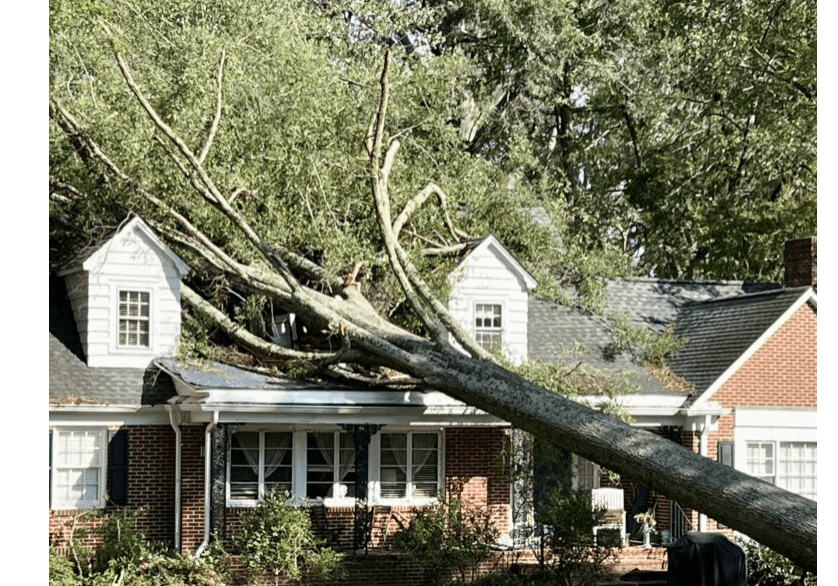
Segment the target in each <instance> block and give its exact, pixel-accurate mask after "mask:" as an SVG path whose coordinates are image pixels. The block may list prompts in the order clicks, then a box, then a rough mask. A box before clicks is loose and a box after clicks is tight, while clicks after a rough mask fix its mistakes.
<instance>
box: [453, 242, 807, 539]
mask: <svg viewBox="0 0 838 586" xmlns="http://www.w3.org/2000/svg"><path fill="white" fill-rule="evenodd" d="M469 251H470V252H469V253H468V254H467V255H466V257H465V258H464V259H463V261H462V263H461V264H460V267H459V268H458V270H457V271H455V272H454V274H453V275H452V293H451V300H452V301H451V302H450V303H449V309H450V310H451V312H452V313H453V314H454V315H455V317H456V318H457V319H458V321H459V322H460V323H461V325H462V326H463V327H465V328H466V330H467V331H469V332H471V333H472V334H473V335H474V336H475V339H476V340H478V341H479V342H481V343H484V345H486V342H485V341H486V340H487V339H488V340H489V341H491V342H493V343H494V342H495V341H497V340H500V341H502V348H503V351H504V353H505V354H506V356H507V357H508V358H509V359H510V360H512V361H513V362H516V363H520V362H521V361H523V360H539V361H543V362H557V361H561V360H567V361H568V364H571V365H572V364H576V363H581V364H584V365H586V366H587V367H593V368H595V369H597V370H598V371H599V372H604V373H612V374H617V373H623V374H625V375H627V376H629V377H631V378H630V380H631V381H632V383H633V384H634V385H635V386H636V388H637V392H636V393H634V394H629V395H625V396H623V397H622V398H621V399H620V400H619V403H620V404H621V406H622V408H623V410H624V411H625V412H627V413H628V414H629V415H630V416H631V418H632V422H633V425H636V426H638V427H642V428H645V429H648V430H649V431H652V432H653V433H656V434H659V435H662V436H664V437H668V438H670V439H673V440H674V441H677V442H679V443H681V444H682V445H685V446H687V447H689V448H691V449H692V450H693V451H695V452H697V453H700V454H702V455H704V456H707V457H709V458H718V459H719V460H721V461H723V462H725V463H727V464H729V465H732V466H735V467H736V468H737V469H739V470H742V471H744V472H747V473H749V474H752V475H754V476H757V477H760V478H763V479H765V480H768V481H769V482H773V483H776V484H778V485H780V486H783V487H784V488H788V489H789V490H792V491H794V492H798V493H800V494H802V495H804V496H807V497H809V498H813V499H815V498H816V497H817V437H816V436H817V425H816V419H817V416H816V411H817V295H816V292H815V289H814V288H813V287H814V286H816V284H817V240H816V239H814V238H809V239H803V240H797V241H793V242H790V243H788V244H787V247H786V285H787V287H786V288H782V287H780V286H779V285H776V284H770V283H750V282H740V281H672V280H664V279H652V278H638V279H619V280H612V281H609V282H607V288H606V294H605V299H606V302H605V310H604V312H603V315H601V316H600V315H593V314H590V313H586V312H583V311H581V310H579V309H577V308H573V307H567V306H563V305H560V304H558V303H554V302H549V301H544V300H539V299H535V298H533V297H532V296H530V295H529V292H530V291H531V290H532V289H533V288H534V282H533V281H532V278H531V277H530V276H529V275H528V274H527V273H526V271H525V270H524V269H523V268H522V267H521V266H520V265H519V264H518V263H517V262H516V261H515V260H514V258H512V257H511V255H510V254H509V252H508V251H507V250H506V249H505V248H504V247H503V246H502V245H500V243H498V242H497V240H496V239H494V238H493V237H491V236H490V237H488V238H485V239H482V240H479V241H476V242H475V243H473V244H472V245H471V246H470V248H469ZM516 286H517V289H516V288H515V287H516ZM524 301H526V305H525V304H524ZM522 315H526V318H527V319H526V321H524V320H522V319H521V317H520V316H522ZM487 317H488V318H489V319H488V320H487ZM618 320H619V321H624V322H627V323H629V324H631V325H632V326H633V327H637V328H647V329H649V330H652V331H654V332H656V333H659V334H660V333H664V332H665V331H666V330H667V329H669V328H670V327H673V328H674V333H675V335H676V336H677V337H679V338H681V339H683V340H684V341H685V345H684V347H683V349H682V350H681V351H680V352H679V353H678V354H676V355H675V356H673V357H671V358H670V360H669V363H668V364H669V368H670V370H671V373H670V374H674V375H675V376H673V377H671V378H665V379H664V381H662V380H661V379H660V378H658V377H656V376H654V375H653V374H652V372H651V371H650V369H648V368H646V367H645V366H644V364H643V363H642V360H640V359H639V358H638V356H636V355H635V354H634V353H632V352H631V351H624V350H620V349H619V348H616V347H615V344H614V336H613V333H614V330H615V323H616V321H618ZM487 322H488V325H489V326H491V327H488V328H487ZM487 334H488V337H487ZM522 339H526V341H527V344H526V347H523V345H522V344H521V340H522ZM588 392H589V393H590V391H588ZM580 400H583V401H586V402H588V403H589V404H591V405H592V406H595V407H596V406H598V405H601V404H602V403H603V402H605V401H608V400H609V398H608V397H607V396H605V395H592V394H587V395H586V394H584V393H583V396H582V397H580ZM573 478H574V480H573V484H574V487H576V488H580V489H597V488H599V487H600V486H601V483H603V484H602V486H605V484H607V479H606V478H607V477H606V476H605V475H604V474H601V471H600V470H599V468H598V466H596V465H595V464H592V463H590V462H587V461H585V460H584V459H582V458H575V463H574V475H573ZM620 486H621V487H623V488H624V489H625V497H624V498H625V508H626V510H627V511H628V512H629V515H628V517H627V518H628V525H629V531H631V530H632V529H635V528H636V527H635V523H634V521H633V519H632V517H633V515H634V514H637V513H639V512H643V511H645V510H648V509H650V508H654V509H655V514H656V517H657V520H658V528H659V529H663V530H666V531H668V532H670V534H671V535H673V536H677V535H679V534H680V533H682V532H684V531H687V530H690V529H706V528H707V527H708V523H707V520H706V519H705V518H704V517H703V516H701V517H699V515H698V513H696V512H692V511H687V512H686V513H685V512H684V511H682V510H681V508H680V507H678V505H677V503H670V502H669V501H668V500H667V499H665V498H663V497H662V496H660V495H654V494H649V491H648V490H647V489H645V488H644V487H642V486H638V485H636V484H634V483H632V482H631V479H630V478H623V479H622V480H621V482H620ZM712 526H713V525H712V524H711V525H710V527H711V528H712Z"/></svg>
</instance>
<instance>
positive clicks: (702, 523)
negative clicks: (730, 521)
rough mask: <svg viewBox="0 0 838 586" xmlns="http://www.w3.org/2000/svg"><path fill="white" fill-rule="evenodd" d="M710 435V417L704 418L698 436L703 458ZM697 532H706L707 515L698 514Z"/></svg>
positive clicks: (699, 450) (699, 448)
mask: <svg viewBox="0 0 838 586" xmlns="http://www.w3.org/2000/svg"><path fill="white" fill-rule="evenodd" d="M708 435H710V416H709V415H705V416H704V423H703V424H702V425H701V427H700V435H699V436H698V452H699V454H701V455H702V456H704V457H705V458H706V457H707V436H708ZM698 530H699V531H707V515H705V514H704V513H699V514H698Z"/></svg>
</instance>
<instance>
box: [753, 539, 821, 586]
mask: <svg viewBox="0 0 838 586" xmlns="http://www.w3.org/2000/svg"><path fill="white" fill-rule="evenodd" d="M738 543H739V545H741V546H742V547H743V548H744V550H745V554H746V556H747V560H748V586H817V583H818V578H817V576H815V575H812V574H804V572H802V571H801V570H798V569H796V568H795V566H794V564H793V563H792V562H791V560H789V559H788V558H785V557H783V556H782V555H780V554H779V553H777V552H776V551H774V550H772V549H769V548H767V547H765V546H764V545H760V544H759V543H757V542H756V541H751V540H748V539H740V540H739V541H738Z"/></svg>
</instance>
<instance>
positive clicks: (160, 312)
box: [67, 227, 181, 368]
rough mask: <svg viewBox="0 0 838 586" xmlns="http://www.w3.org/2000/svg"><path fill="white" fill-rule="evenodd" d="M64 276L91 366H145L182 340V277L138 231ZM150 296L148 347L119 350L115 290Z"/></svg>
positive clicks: (119, 237)
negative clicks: (83, 269) (180, 337)
mask: <svg viewBox="0 0 838 586" xmlns="http://www.w3.org/2000/svg"><path fill="white" fill-rule="evenodd" d="M85 268H86V269H88V270H85V271H81V272H78V273H73V274H71V275H68V276H67V285H68V289H71V292H70V301H71V303H72V305H73V313H74V315H75V318H76V324H77V327H78V330H79V335H80V337H81V342H82V346H83V348H84V352H85V355H86V357H87V363H88V365H89V366H100V367H130V368H144V367H146V366H148V363H149V362H150V361H151V359H152V358H154V357H155V356H165V355H171V354H172V353H173V352H174V351H175V350H176V348H177V343H178V337H179V336H180V319H181V312H180V275H179V273H178V269H177V267H176V266H175V264H174V262H173V261H172V259H171V258H170V257H169V256H168V255H167V254H166V253H164V252H163V250H161V248H160V245H159V244H157V243H156V242H154V241H153V240H151V239H150V238H149V237H148V236H147V235H146V234H145V233H144V231H143V230H142V229H140V228H139V227H134V228H133V229H125V230H123V231H122V232H120V233H118V234H117V235H116V236H114V238H112V239H111V240H110V241H109V242H108V243H106V244H105V245H104V246H103V247H102V248H100V249H99V250H98V251H97V252H96V253H94V254H93V255H92V256H91V257H90V259H88V261H87V262H85ZM120 290H126V291H145V292H148V293H149V296H150V315H149V347H148V348H142V347H132V348H125V347H119V346H118V343H117V342H118V335H117V334H118V327H119V316H118V307H119V291H120Z"/></svg>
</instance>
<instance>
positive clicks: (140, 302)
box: [49, 218, 510, 580]
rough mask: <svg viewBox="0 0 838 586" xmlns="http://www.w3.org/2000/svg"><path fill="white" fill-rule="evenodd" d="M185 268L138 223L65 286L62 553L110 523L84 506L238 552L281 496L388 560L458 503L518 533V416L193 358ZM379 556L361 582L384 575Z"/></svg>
mask: <svg viewBox="0 0 838 586" xmlns="http://www.w3.org/2000/svg"><path fill="white" fill-rule="evenodd" d="M188 270H189V268H188V267H187V266H186V265H185V264H184V262H183V261H182V260H181V259H180V258H179V257H178V256H177V255H175V254H174V253H173V252H172V251H171V250H170V249H168V247H166V246H165V244H163V243H162V242H161V241H160V240H159V239H158V238H157V236H156V235H155V234H154V233H153V231H152V230H150V229H149V227H148V226H147V225H146V224H144V223H143V222H142V221H141V220H139V219H137V218H135V219H133V220H130V221H128V222H127V223H125V225H124V226H122V227H121V228H120V229H119V230H117V231H116V232H115V233H114V234H112V235H111V236H110V237H109V238H107V239H106V240H104V241H103V242H101V243H99V244H98V245H97V246H95V247H93V248H91V249H90V250H88V251H86V252H85V253H83V254H82V255H81V256H80V258H79V260H78V261H77V262H74V263H72V264H71V265H70V266H68V267H66V268H64V269H62V270H61V271H59V272H58V273H57V274H55V275H51V276H50V334H49V363H50V393H49V396H50V399H49V434H50V454H49V455H50V466H49V467H50V495H49V499H50V503H49V540H50V545H51V546H53V547H56V548H58V549H66V548H67V544H68V540H69V539H70V538H71V533H72V532H73V531H74V529H78V528H79V527H82V526H88V527H91V526H92V527H95V526H96V524H97V523H98V522H100V521H98V520H97V519H95V518H94V519H83V518H82V515H83V514H84V513H85V512H89V511H102V512H103V513H104V514H105V515H107V514H109V513H110V512H112V511H115V510H117V508H119V507H124V508H127V509H129V510H132V511H137V512H141V516H140V518H139V526H138V528H139V529H140V530H142V531H143V532H144V533H145V534H146V535H147V537H148V538H149V539H151V540H154V541H158V542H162V543H166V544H169V545H173V546H175V547H177V548H179V549H180V550H181V551H183V552H190V553H198V554H199V553H201V551H202V550H203V548H204V547H206V545H207V544H208V542H209V541H210V539H212V538H213V536H215V535H217V536H221V538H222V539H223V540H224V542H225V545H226V546H227V547H232V539H231V537H232V535H233V533H234V532H235V531H236V529H237V526H238V520H239V518H240V516H241V514H242V512H244V511H247V510H249V509H251V508H252V507H254V506H255V505H256V504H257V503H259V502H260V501H261V500H262V499H263V498H264V497H265V495H266V494H267V493H268V492H270V491H272V490H283V491H287V492H288V493H289V494H290V498H291V500H292V502H293V503H295V504H297V505H304V504H305V505H308V506H311V507H312V510H313V516H314V521H315V526H316V528H317V530H318V531H320V532H321V534H323V535H324V536H328V537H329V538H330V540H331V541H332V543H333V544H338V545H340V546H341V547H342V548H344V549H346V550H349V551H352V550H353V549H360V550H362V551H363V550H369V551H370V552H372V553H374V552H375V551H378V550H380V551H384V552H386V551H387V550H388V549H389V546H390V545H391V544H392V543H391V542H392V539H393V536H394V534H395V533H396V532H397V531H398V530H399V529H400V527H403V526H405V525H406V524H407V523H409V521H410V518H411V515H412V512H413V510H414V507H417V506H422V505H426V504H431V503H435V502H438V501H439V500H440V499H441V498H442V497H443V496H444V495H449V496H457V497H459V498H461V499H463V500H467V501H469V502H471V503H473V504H475V505H478V506H480V507H482V508H483V509H484V510H487V511H489V512H490V513H491V515H492V518H493V520H494V522H495V523H496V524H497V526H498V527H499V528H500V529H501V530H502V531H508V528H509V526H510V506H509V488H508V484H507V483H506V481H505V480H504V479H503V478H501V475H500V472H499V469H500V466H499V465H498V464H499V458H500V456H501V453H502V451H503V449H504V446H505V444H506V442H507V436H508V433H509V425H508V424H507V423H505V422H503V421H500V420H498V419H496V418H495V417H493V416H491V415H488V414H486V413H484V412H482V411H480V410H478V409H475V408H472V407H470V406H468V405H465V404H463V403H460V402H458V401H455V400H452V399H451V398H449V397H448V396H446V395H444V394H442V393H439V392H434V391H417V390H399V391H396V390H381V389H371V388H367V387H364V386H348V385H338V384H331V383H322V382H312V381H301V380H294V379H289V378H283V377H278V376H267V375H265V374H260V373H257V372H252V371H248V370H244V369H241V368H234V367H231V366H227V365H223V364H220V363H214V362H208V361H191V360H182V359H179V358H178V357H177V349H178V338H179V335H180V320H181V311H180V309H181V308H180V287H181V278H182V277H183V276H185V275H186V274H187V273H188ZM356 497H358V498H356ZM359 507H361V508H360V509H359ZM359 518H360V519H361V521H358V519H359ZM85 539H86V540H87V541H88V542H89V543H95V539H96V538H95V534H94V533H93V532H91V533H89V534H88V535H87V536H86V537H85ZM364 560H365V561H364V562H363V563H365V564H367V569H366V570H365V569H364V567H359V568H356V570H357V572H359V575H363V573H364V572H365V571H367V570H369V571H370V572H373V571H374V569H375V565H376V563H375V557H374V556H366V557H365V558H364ZM353 563H356V564H362V562H360V561H357V560H356V561H355V562H353ZM392 563H395V562H392V561H391V562H388V564H390V565H391V566H392ZM392 567H395V566H392ZM403 571H404V573H405V575H410V572H415V571H416V570H415V568H413V569H411V567H409V566H405V568H404V569H403ZM418 579H419V578H418V574H417V580H418Z"/></svg>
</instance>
